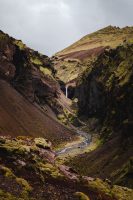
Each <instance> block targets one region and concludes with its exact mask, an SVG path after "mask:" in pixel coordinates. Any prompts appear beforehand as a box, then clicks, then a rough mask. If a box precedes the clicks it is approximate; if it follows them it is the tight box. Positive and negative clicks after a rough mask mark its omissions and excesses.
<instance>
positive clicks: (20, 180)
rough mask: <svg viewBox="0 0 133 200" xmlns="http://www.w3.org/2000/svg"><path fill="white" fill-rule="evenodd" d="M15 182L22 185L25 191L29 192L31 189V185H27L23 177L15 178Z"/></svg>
mask: <svg viewBox="0 0 133 200" xmlns="http://www.w3.org/2000/svg"><path fill="white" fill-rule="evenodd" d="M16 182H17V183H18V184H19V185H21V186H22V188H23V190H24V191H25V192H31V191H32V187H31V186H30V185H29V183H28V182H27V181H26V180H25V179H23V178H16Z"/></svg>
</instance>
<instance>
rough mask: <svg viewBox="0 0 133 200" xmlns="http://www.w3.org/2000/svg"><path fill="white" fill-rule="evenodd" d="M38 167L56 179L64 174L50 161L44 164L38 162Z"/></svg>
mask: <svg viewBox="0 0 133 200" xmlns="http://www.w3.org/2000/svg"><path fill="white" fill-rule="evenodd" d="M39 168H40V170H41V171H42V172H43V173H45V174H47V175H50V176H52V178H57V179H62V178H64V175H63V174H61V173H60V171H59V169H58V167H57V166H53V165H52V164H50V163H46V164H43V163H40V166H39Z"/></svg>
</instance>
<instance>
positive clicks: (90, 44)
mask: <svg viewBox="0 0 133 200" xmlns="http://www.w3.org/2000/svg"><path fill="white" fill-rule="evenodd" d="M123 43H133V28H132V27H125V28H122V29H121V28H119V27H113V26H108V27H106V28H103V29H101V30H99V31H96V32H94V33H92V34H88V35H86V36H85V37H83V38H81V39H80V40H79V41H77V42H75V43H74V44H72V45H71V46H69V47H67V48H66V49H64V50H62V51H60V52H58V53H57V54H55V56H54V57H53V61H54V64H55V69H56V70H57V73H56V75H57V77H58V78H59V79H60V80H62V81H63V82H65V83H66V82H69V81H71V80H73V79H77V78H78V76H79V75H80V74H81V73H82V72H83V71H85V70H86V69H87V68H88V66H90V65H91V63H92V62H93V61H94V60H95V59H96V58H97V56H99V55H100V54H102V53H103V52H104V50H105V49H108V48H116V47H117V46H119V45H120V44H123Z"/></svg>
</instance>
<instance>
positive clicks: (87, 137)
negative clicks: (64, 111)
mask: <svg viewBox="0 0 133 200" xmlns="http://www.w3.org/2000/svg"><path fill="white" fill-rule="evenodd" d="M76 132H77V134H78V135H79V136H81V137H82V138H84V139H83V141H82V142H80V143H76V144H72V145H70V146H68V147H65V148H62V149H60V150H58V151H56V155H57V156H59V155H62V154H66V153H70V152H72V151H73V150H76V149H79V148H80V149H84V148H86V147H87V146H88V145H89V144H90V142H91V140H92V138H91V135H90V134H89V133H86V132H84V131H82V130H77V131H76Z"/></svg>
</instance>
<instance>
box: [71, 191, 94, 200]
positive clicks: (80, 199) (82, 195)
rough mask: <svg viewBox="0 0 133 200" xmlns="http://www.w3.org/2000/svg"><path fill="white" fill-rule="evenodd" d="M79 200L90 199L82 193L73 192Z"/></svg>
mask: <svg viewBox="0 0 133 200" xmlns="http://www.w3.org/2000/svg"><path fill="white" fill-rule="evenodd" d="M74 195H75V196H76V197H78V199H79V200H90V198H89V197H88V196H87V195H86V194H84V193H83V192H75V194H74Z"/></svg>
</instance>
